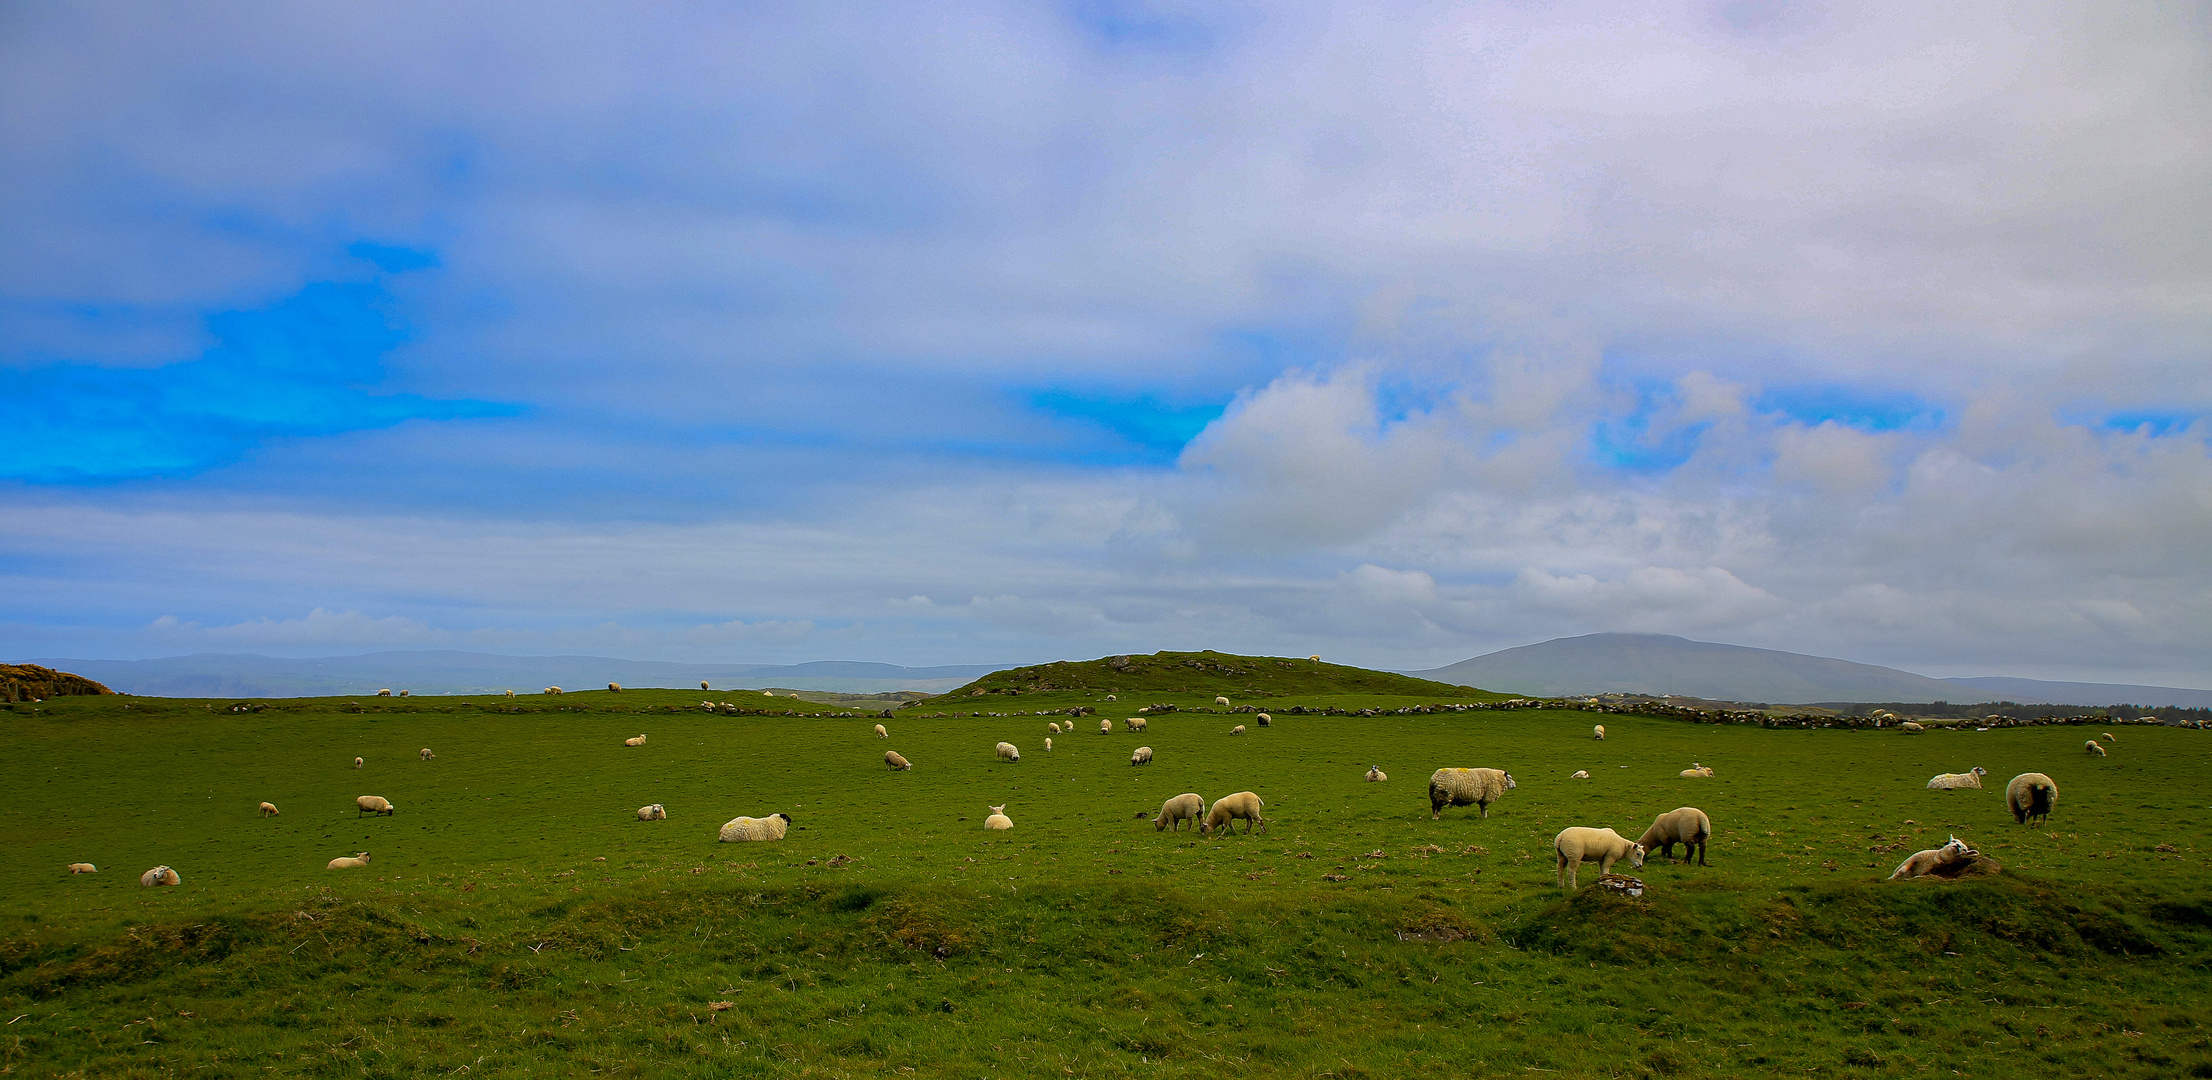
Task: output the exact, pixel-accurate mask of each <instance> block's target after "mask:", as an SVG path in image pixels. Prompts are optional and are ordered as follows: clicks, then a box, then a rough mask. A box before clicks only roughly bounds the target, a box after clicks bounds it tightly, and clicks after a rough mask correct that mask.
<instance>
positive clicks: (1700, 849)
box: [1682, 840, 1712, 866]
mask: <svg viewBox="0 0 2212 1080" xmlns="http://www.w3.org/2000/svg"><path fill="white" fill-rule="evenodd" d="M1689 856H1690V853H1689V852H1688V851H1686V850H1685V851H1684V852H1683V853H1682V861H1683V862H1688V861H1690V858H1689ZM1697 864H1698V865H1699V866H1711V865H1712V864H1711V863H1708V862H1706V861H1705V841H1703V840H1699V841H1698V842H1697Z"/></svg>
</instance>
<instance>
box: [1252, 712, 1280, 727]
mask: <svg viewBox="0 0 2212 1080" xmlns="http://www.w3.org/2000/svg"><path fill="white" fill-rule="evenodd" d="M1252 719H1254V720H1257V721H1259V722H1260V726H1261V727H1267V726H1268V725H1270V724H1273V723H1274V722H1275V718H1274V717H1272V716H1269V715H1267V714H1266V713H1261V714H1259V715H1258V716H1255V717H1253V718H1252Z"/></svg>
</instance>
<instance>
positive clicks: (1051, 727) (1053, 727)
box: [1045, 720, 1060, 735]
mask: <svg viewBox="0 0 2212 1080" xmlns="http://www.w3.org/2000/svg"><path fill="white" fill-rule="evenodd" d="M1045 730H1046V731H1050V732H1052V733H1053V734H1054V735H1058V734H1059V733H1060V722H1059V721H1058V720H1050V721H1046V723H1045Z"/></svg>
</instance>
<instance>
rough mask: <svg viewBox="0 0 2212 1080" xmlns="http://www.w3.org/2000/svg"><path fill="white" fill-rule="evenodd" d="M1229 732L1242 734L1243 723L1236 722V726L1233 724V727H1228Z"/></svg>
mask: <svg viewBox="0 0 2212 1080" xmlns="http://www.w3.org/2000/svg"><path fill="white" fill-rule="evenodd" d="M1229 734H1231V735H1242V734H1244V725H1243V724H1238V725H1237V726H1235V727H1233V728H1230V729H1229Z"/></svg>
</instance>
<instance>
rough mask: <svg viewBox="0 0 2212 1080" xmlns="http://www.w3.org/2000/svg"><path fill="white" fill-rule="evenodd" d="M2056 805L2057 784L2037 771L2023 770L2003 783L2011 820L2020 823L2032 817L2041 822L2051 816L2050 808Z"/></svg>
mask: <svg viewBox="0 0 2212 1080" xmlns="http://www.w3.org/2000/svg"><path fill="white" fill-rule="evenodd" d="M2056 805H2058V784H2056V783H2054V782H2053V781H2052V780H2051V778H2050V777H2048V776H2045V775H2043V774H2042V773H2039V772H2024V773H2021V774H2020V775H2018V776H2015V777H2013V778H2012V783H2009V784H2006V785H2005V808H2006V809H2008V810H2011V811H2012V820H2013V821H2014V822H2015V823H2017V824H2021V825H2026V824H2028V823H2029V819H2030V818H2033V819H2034V820H2035V823H2036V824H2041V823H2043V822H2044V821H2046V820H2048V819H2049V818H2050V816H2051V808H2052V807H2053V806H2056Z"/></svg>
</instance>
